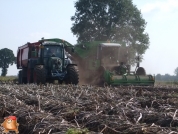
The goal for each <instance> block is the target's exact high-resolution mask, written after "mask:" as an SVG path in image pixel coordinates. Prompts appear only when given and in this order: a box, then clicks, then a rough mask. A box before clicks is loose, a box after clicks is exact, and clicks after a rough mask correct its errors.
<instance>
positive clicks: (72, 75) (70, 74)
mask: <svg viewBox="0 0 178 134" xmlns="http://www.w3.org/2000/svg"><path fill="white" fill-rule="evenodd" d="M65 83H66V84H74V85H77V84H78V83H79V74H78V69H77V68H76V67H74V66H68V67H67V77H66V80H65Z"/></svg>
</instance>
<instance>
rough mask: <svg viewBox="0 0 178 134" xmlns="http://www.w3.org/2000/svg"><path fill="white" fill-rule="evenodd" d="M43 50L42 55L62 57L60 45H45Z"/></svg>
mask: <svg viewBox="0 0 178 134" xmlns="http://www.w3.org/2000/svg"><path fill="white" fill-rule="evenodd" d="M43 50H44V57H51V56H53V57H59V58H61V57H62V48H61V46H60V45H45V46H44V49H43Z"/></svg>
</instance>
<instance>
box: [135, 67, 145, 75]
mask: <svg viewBox="0 0 178 134" xmlns="http://www.w3.org/2000/svg"><path fill="white" fill-rule="evenodd" d="M136 75H146V71H145V69H144V68H143V67H139V68H138V69H137V71H136Z"/></svg>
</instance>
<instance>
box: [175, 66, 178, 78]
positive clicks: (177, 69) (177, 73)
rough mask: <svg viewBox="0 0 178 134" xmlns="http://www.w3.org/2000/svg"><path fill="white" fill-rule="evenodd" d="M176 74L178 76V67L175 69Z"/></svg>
mask: <svg viewBox="0 0 178 134" xmlns="http://www.w3.org/2000/svg"><path fill="white" fill-rule="evenodd" d="M174 74H175V75H176V76H178V67H177V68H176V69H175V70H174Z"/></svg>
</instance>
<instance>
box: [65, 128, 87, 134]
mask: <svg viewBox="0 0 178 134" xmlns="http://www.w3.org/2000/svg"><path fill="white" fill-rule="evenodd" d="M66 134H89V131H88V129H74V128H71V129H69V130H68V131H67V132H66Z"/></svg>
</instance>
